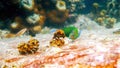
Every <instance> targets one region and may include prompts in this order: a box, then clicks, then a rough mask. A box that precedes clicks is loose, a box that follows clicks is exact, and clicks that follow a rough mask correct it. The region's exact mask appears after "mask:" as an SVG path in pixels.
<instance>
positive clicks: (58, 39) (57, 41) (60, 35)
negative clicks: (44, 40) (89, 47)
mask: <svg viewBox="0 0 120 68" xmlns="http://www.w3.org/2000/svg"><path fill="white" fill-rule="evenodd" d="M64 38H65V33H64V31H63V30H61V29H59V30H57V31H56V32H55V33H54V36H53V38H52V40H51V41H50V46H55V47H61V46H63V45H64V44H65V41H64Z"/></svg>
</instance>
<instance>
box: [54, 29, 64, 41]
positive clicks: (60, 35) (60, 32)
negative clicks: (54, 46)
mask: <svg viewBox="0 0 120 68" xmlns="http://www.w3.org/2000/svg"><path fill="white" fill-rule="evenodd" d="M64 37H65V33H64V31H63V30H61V29H59V30H57V31H56V32H55V33H54V36H53V39H59V38H64Z"/></svg>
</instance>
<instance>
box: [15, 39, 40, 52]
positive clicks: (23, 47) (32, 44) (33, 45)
mask: <svg viewBox="0 0 120 68" xmlns="http://www.w3.org/2000/svg"><path fill="white" fill-rule="evenodd" d="M38 47H39V41H38V40H37V39H30V40H29V41H28V42H27V43H20V44H18V47H17V48H18V51H19V53H20V54H32V53H35V52H36V51H37V50H38Z"/></svg>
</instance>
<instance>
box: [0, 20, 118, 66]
mask: <svg viewBox="0 0 120 68" xmlns="http://www.w3.org/2000/svg"><path fill="white" fill-rule="evenodd" d="M86 20H88V21H89V22H91V21H90V20H89V19H86ZM75 25H76V24H75ZM90 28H91V27H90ZM116 29H117V26H116V27H114V28H113V29H106V28H104V27H92V28H91V29H82V32H81V35H80V37H79V38H77V39H76V40H75V41H73V42H72V41H71V40H70V39H69V38H67V37H66V38H65V39H64V40H65V45H64V46H62V47H50V45H49V42H50V40H51V39H52V37H53V33H51V34H38V35H36V37H34V38H36V39H37V40H39V45H40V46H39V50H38V51H37V52H36V53H35V54H31V55H20V54H19V52H18V50H17V46H18V44H19V43H20V42H22V41H28V40H29V39H30V37H28V36H22V37H16V38H10V39H3V40H0V66H1V68H3V66H5V65H6V66H8V68H14V67H16V68H120V35H116V34H113V31H114V30H116Z"/></svg>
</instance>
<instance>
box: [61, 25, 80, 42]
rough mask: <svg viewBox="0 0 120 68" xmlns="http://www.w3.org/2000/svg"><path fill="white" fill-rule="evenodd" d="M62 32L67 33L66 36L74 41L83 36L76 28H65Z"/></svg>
mask: <svg viewBox="0 0 120 68" xmlns="http://www.w3.org/2000/svg"><path fill="white" fill-rule="evenodd" d="M62 30H63V31H64V32H65V35H66V36H67V37H69V38H70V39H72V40H75V39H77V38H78V37H79V36H80V34H81V30H79V29H78V28H76V27H75V26H68V27H65V28H63V29H62Z"/></svg>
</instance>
